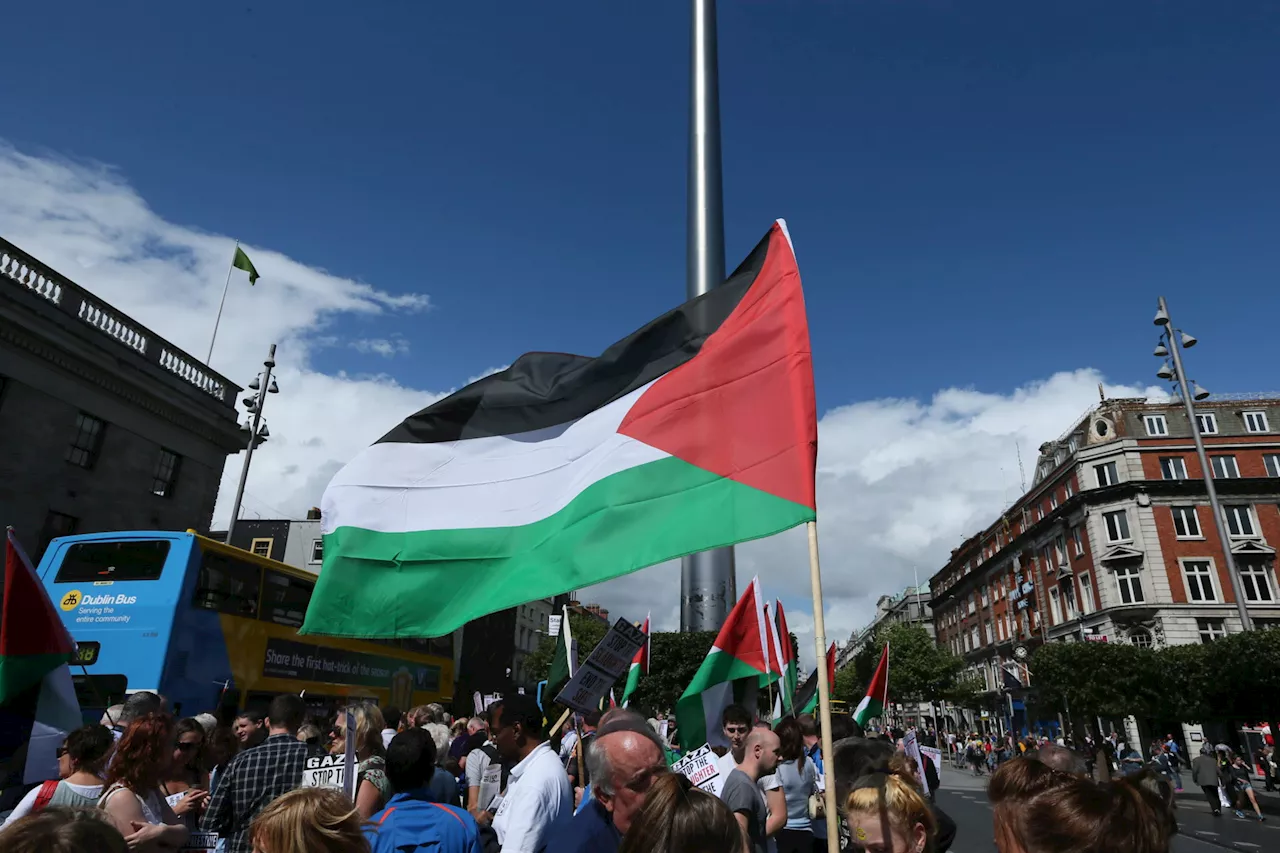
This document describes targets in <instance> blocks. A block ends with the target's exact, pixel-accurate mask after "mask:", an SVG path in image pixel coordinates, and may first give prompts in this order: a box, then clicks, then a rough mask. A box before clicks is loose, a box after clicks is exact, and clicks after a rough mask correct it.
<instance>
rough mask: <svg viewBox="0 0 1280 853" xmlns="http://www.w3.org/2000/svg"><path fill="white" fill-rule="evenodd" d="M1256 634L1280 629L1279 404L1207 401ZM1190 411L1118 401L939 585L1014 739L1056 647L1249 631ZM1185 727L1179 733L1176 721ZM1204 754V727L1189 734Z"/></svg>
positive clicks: (952, 563)
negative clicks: (1038, 650)
mask: <svg viewBox="0 0 1280 853" xmlns="http://www.w3.org/2000/svg"><path fill="white" fill-rule="evenodd" d="M1195 408H1196V417H1197V419H1198V420H1199V423H1200V428H1201V433H1202V434H1203V437H1204V443H1205V446H1206V454H1207V457H1208V460H1209V466H1210V469H1211V471H1212V474H1213V479H1214V481H1215V486H1216V488H1217V491H1218V494H1219V497H1220V500H1221V502H1222V504H1223V507H1224V514H1225V516H1226V518H1225V523H1226V525H1227V528H1228V530H1227V532H1228V539H1229V541H1230V543H1231V544H1230V549H1231V554H1232V557H1233V559H1234V561H1235V564H1236V570H1237V574H1238V578H1239V581H1240V587H1241V590H1242V592H1243V595H1244V598H1245V601H1246V603H1247V606H1248V610H1249V613H1250V618H1251V619H1252V620H1253V622H1254V625H1255V627H1257V628H1260V629H1264V628H1271V627H1277V626H1280V589H1278V588H1277V580H1276V570H1275V546H1276V543H1277V542H1280V398H1273V397H1263V396H1259V395H1239V396H1234V397H1225V396H1220V397H1218V398H1216V399H1214V400H1212V401H1207V402H1200V403H1197V404H1196V407H1195ZM1214 525H1215V521H1214V519H1213V514H1212V512H1211V510H1210V507H1209V504H1208V499H1207V496H1206V492H1205V486H1204V482H1203V479H1202V472H1201V468H1200V462H1199V459H1198V458H1197V455H1196V453H1195V446H1194V443H1193V440H1192V437H1191V428H1190V424H1189V422H1188V421H1187V417H1186V415H1185V412H1184V409H1183V407H1182V404H1181V402H1180V401H1166V402H1148V401H1147V400H1144V399H1120V400H1106V401H1103V402H1101V403H1099V404H1098V405H1097V406H1095V407H1093V408H1092V409H1091V410H1090V411H1089V412H1088V413H1086V414H1085V416H1084V417H1083V418H1081V419H1080V420H1079V421H1077V422H1076V423H1074V424H1073V425H1072V426H1071V427H1070V428H1069V429H1068V430H1067V431H1066V432H1065V433H1064V434H1063V435H1062V436H1061V437H1060V438H1059V439H1057V440H1056V441H1052V442H1048V443H1046V444H1044V445H1042V446H1041V448H1040V455H1039V459H1038V460H1037V464H1036V470H1035V481H1034V483H1033V485H1032V487H1031V488H1030V490H1029V491H1027V493H1026V494H1025V495H1023V496H1022V497H1021V498H1020V499H1019V500H1018V501H1017V502H1015V503H1014V505H1013V506H1011V507H1009V509H1008V510H1006V511H1005V512H1004V513H1003V514H1002V515H1001V516H1000V517H999V518H996V519H994V520H993V522H992V524H990V525H989V526H988V527H987V528H986V529H984V530H982V531H981V532H979V533H977V534H975V535H974V536H972V537H970V538H969V539H968V540H966V541H965V542H964V543H962V544H961V545H960V547H959V548H957V549H956V550H955V551H953V552H952V554H951V559H950V560H949V561H948V562H947V564H946V565H945V566H944V567H943V568H942V569H941V570H940V571H939V572H938V573H937V574H936V575H934V577H933V579H932V582H931V587H932V589H933V591H934V592H933V618H934V624H935V627H936V630H937V636H938V642H939V643H941V644H943V645H945V646H946V647H948V648H950V649H951V650H952V651H954V652H955V653H956V654H959V655H962V656H964V658H965V659H966V660H967V661H968V663H969V666H970V669H971V671H972V672H973V673H974V674H975V675H977V676H979V677H980V678H982V679H983V680H984V682H985V684H986V686H987V689H988V690H989V691H990V694H991V698H992V703H991V707H992V717H991V719H993V720H994V719H995V718H996V717H997V716H999V714H998V711H999V710H1000V709H1001V708H1002V707H1004V708H1007V707H1010V706H1012V707H1013V709H1014V712H1013V713H1012V714H1006V715H1005V716H1006V719H1007V718H1008V717H1012V718H1013V721H1012V722H1013V726H1014V728H1021V727H1022V726H1023V725H1026V724H1027V723H1028V721H1026V720H1025V719H1022V717H1021V716H1020V714H1019V712H1020V711H1021V701H1020V699H1021V696H1022V693H1023V692H1024V688H1025V687H1026V685H1028V684H1029V683H1030V682H1031V677H1032V676H1031V675H1030V674H1029V673H1028V672H1027V668H1026V667H1025V666H1024V665H1023V664H1022V663H1021V660H1022V659H1021V657H1020V655H1025V654H1028V653H1029V652H1030V651H1031V650H1033V649H1034V648H1035V646H1036V645H1038V644H1040V643H1046V642H1070V641H1093V642H1121V643H1133V644H1135V645H1139V646H1147V647H1151V646H1156V647H1159V646H1164V645H1176V644H1184V643H1208V642H1212V641H1213V640H1215V639H1218V638H1219V637H1223V636H1226V635H1227V634H1228V633H1234V632H1237V631H1240V630H1241V624H1240V619H1239V617H1238V615H1237V610H1236V598H1235V594H1234V590H1233V586H1232V580H1231V578H1230V577H1229V576H1228V574H1227V569H1226V563H1225V558H1224V554H1223V551H1222V547H1221V545H1220V544H1219V538H1218V533H1217V529H1216V527H1215V526H1214ZM1164 722H1170V723H1176V722H1177V721H1164ZM1186 735H1187V739H1188V740H1189V741H1191V742H1192V743H1193V745H1194V742H1195V741H1196V738H1197V737H1198V736H1199V729H1198V728H1197V727H1188V728H1187V729H1186Z"/></svg>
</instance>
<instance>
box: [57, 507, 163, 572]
mask: <svg viewBox="0 0 1280 853" xmlns="http://www.w3.org/2000/svg"><path fill="white" fill-rule="evenodd" d="M68 517H69V516H68ZM168 558H169V542H168V541H167V540H164V539H157V540H152V541H145V540H144V541H138V540H128V541H124V542H77V543H75V544H74V545H71V546H70V547H68V548H67V551H66V553H65V554H63V556H62V565H60V566H59V567H58V576H57V577H56V578H54V583H93V582H95V581H103V582H110V581H153V580H156V579H157V578H159V577H160V574H161V573H162V572H163V571H164V564H165V561H166V560H167V559H168Z"/></svg>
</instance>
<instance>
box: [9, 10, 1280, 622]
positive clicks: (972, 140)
mask: <svg viewBox="0 0 1280 853" xmlns="http://www.w3.org/2000/svg"><path fill="white" fill-rule="evenodd" d="M356 9H357V7H356V6H353V5H351V4H347V3H336V2H319V0H309V2H305V3H303V2H274V3H249V4H246V3H241V4H236V5H232V4H218V5H217V7H216V8H215V6H214V4H194V3H168V4H161V3H142V2H124V0H119V2H114V3H110V4H104V3H98V2H88V0H80V2H63V3H57V4H49V3H46V4H30V3H29V4H21V5H18V6H15V7H14V8H12V9H7V10H6V12H5V28H6V32H7V33H8V35H9V37H8V38H6V40H5V52H4V57H3V69H2V72H0V108H2V109H3V117H4V122H3V124H2V125H0V233H3V234H4V235H5V236H6V237H8V238H9V239H13V240H14V241H15V242H17V243H19V244H20V245H23V246H26V247H28V248H30V249H31V250H32V251H35V252H37V254H39V255H40V256H41V257H43V258H44V259H46V260H48V261H50V262H51V263H54V264H55V265H56V266H57V267H58V268H59V269H61V270H62V271H63V272H65V273H66V274H68V275H70V276H72V277H73V278H75V279H76V280H77V281H80V282H81V283H82V284H85V285H86V286H88V287H90V289H93V290H95V291H96V292H99V293H100V294H101V295H103V296H104V297H106V298H108V299H110V300H111V301H113V302H114V303H115V304H117V305H119V306H121V307H122V309H123V310H127V311H129V312H130V313H131V314H133V315H134V316H136V317H138V318H139V319H140V320H142V321H143V322H145V323H147V324H149V325H151V326H152V327H153V328H155V329H156V330H157V331H158V332H160V333H162V334H164V335H166V336H168V337H170V338H171V339H173V340H177V341H178V342H179V343H181V344H182V345H184V346H186V347H187V348H188V349H189V350H191V351H193V352H197V353H198V354H201V355H202V354H203V352H204V345H205V344H204V342H207V333H208V332H207V330H208V328H209V326H210V325H211V311H212V305H214V304H216V299H217V295H218V293H219V292H220V289H221V286H222V282H223V276H224V275H225V272H224V271H225V268H226V267H225V264H226V262H227V259H229V257H230V238H231V237H238V238H240V239H242V240H244V241H245V242H246V243H247V244H248V245H249V246H250V247H251V248H252V249H253V254H254V257H255V261H256V262H257V264H258V267H259V269H260V271H261V272H262V274H263V279H262V281H261V282H260V283H259V285H258V287H257V288H256V289H254V290H253V291H252V292H249V291H247V290H246V289H245V288H244V287H243V282H235V284H236V288H238V289H236V288H233V293H232V295H231V298H230V300H229V302H228V317H227V319H226V320H225V321H224V326H223V331H222V332H220V338H219V350H218V353H217V354H216V355H215V357H214V366H215V367H216V368H218V369H220V370H222V371H223V372H224V373H226V374H227V375H228V376H232V377H233V378H235V379H237V380H239V381H241V382H244V381H246V380H247V378H248V376H250V375H251V374H252V371H253V369H255V367H256V361H257V360H258V359H260V358H261V356H260V355H258V353H259V352H260V351H262V350H264V349H265V345H266V343H267V342H269V341H271V340H280V341H282V342H283V343H282V349H281V352H282V358H281V384H282V386H283V387H284V389H285V393H282V394H281V395H279V398H278V400H279V402H275V401H274V399H273V403H272V405H273V406H274V407H275V408H274V409H273V412H274V414H270V415H269V417H270V419H271V420H272V427H271V428H272V437H273V438H272V442H271V444H270V445H269V446H268V448H267V449H266V450H264V451H263V452H262V453H261V454H259V455H255V458H254V469H253V472H252V473H251V475H250V480H249V488H248V493H247V494H248V498H247V501H246V504H247V507H248V514H249V515H250V517H252V516H254V515H257V516H268V517H271V516H275V517H279V516H280V515H297V514H299V513H300V512H301V511H302V510H305V508H306V507H308V506H311V505H313V504H315V503H317V502H318V500H319V494H320V492H321V491H322V490H323V486H324V484H325V483H326V482H327V480H328V478H329V477H330V476H331V475H332V473H333V472H334V471H335V470H336V469H337V467H340V465H341V464H343V463H344V462H345V461H346V460H347V459H349V458H350V456H351V455H352V454H353V453H354V452H355V451H356V450H357V449H358V448H359V447H361V446H364V445H365V444H367V443H368V442H369V441H370V440H372V439H373V438H376V437H377V436H378V435H380V434H382V433H383V432H385V431H386V430H387V429H388V428H389V427H390V426H392V425H393V424H394V423H395V422H397V421H398V420H400V419H401V418H402V417H403V416H404V415H405V414H408V413H409V412H410V411H412V410H413V409H415V408H418V407H419V406H420V405H422V404H423V403H425V402H426V401H428V400H429V399H430V395H431V394H438V393H440V392H444V391H447V390H448V389H450V388H453V387H457V386H459V385H461V384H462V383H464V382H465V381H466V380H467V379H468V378H469V377H472V376H475V375H477V374H479V373H481V372H483V371H485V370H486V369H490V368H493V367H499V366H501V365H503V364H506V363H508V362H510V361H511V360H512V359H513V358H514V357H515V356H516V355H518V354H519V353H521V352H524V351H527V350H531V349H547V350H567V351H573V352H580V353H588V354H589V353H595V352H598V351H600V350H601V349H603V348H604V347H605V346H607V345H608V344H609V343H611V342H613V341H614V340H616V339H618V338H619V337H621V336H623V335H624V334H626V333H627V332H629V331H630V330H632V329H633V328H635V327H637V326H639V325H641V324H643V323H644V322H647V321H648V320H650V319H652V318H653V317H654V316H656V315H658V314H660V313H661V312H663V311H665V310H667V309H668V308H671V307H673V306H674V305H676V304H678V303H679V302H680V301H682V300H683V295H684V288H685V282H684V269H685V257H684V251H685V250H684V246H685V241H684V230H685V157H686V141H685V139H686V132H687V131H686V126H687V110H688V93H687V87H688V39H689V35H688V30H689V21H688V9H687V3H686V2H684V0H662V1H661V2H656V3H648V4H612V3H611V4H605V3H598V2H597V3H587V2H558V3H543V4H527V3H526V4H516V3H505V4H453V5H446V4H434V3H422V2H379V3H370V4H364V7H360V8H358V11H352V10H356ZM720 38H721V42H720V55H721V84H722V112H723V134H724V166H725V175H724V179H725V191H726V198H725V202H726V223H727V225H726V227H727V234H726V243H727V246H728V257H727V259H726V261H727V265H728V266H729V267H730V268H732V267H733V265H734V264H736V263H737V261H738V260H739V259H740V258H741V257H742V256H743V255H744V254H745V253H746V252H747V251H748V250H749V249H750V247H751V246H752V245H753V244H754V243H755V242H756V240H758V239H759V237H760V236H761V235H762V234H763V233H764V232H765V230H766V229H767V228H768V226H769V223H770V222H771V221H772V220H773V219H774V218H776V217H785V218H786V219H787V220H788V222H789V224H790V228H791V233H792V235H793V237H794V239H795V245H796V249H797V254H798V258H799V261H800V267H801V272H802V275H803V278H804V283H805V288H806V298H807V302H808V306H809V314H810V322H811V326H812V340H813V346H814V353H815V368H816V371H817V391H818V402H819V408H820V410H822V411H823V412H824V413H825V415H824V417H823V421H822V423H821V425H820V434H821V447H820V477H819V506H820V512H821V513H822V515H823V517H824V518H828V519H831V522H833V523H824V526H823V529H824V530H825V531H826V532H824V533H823V534H822V535H823V543H824V544H823V548H824V571H825V574H826V581H825V583H826V587H827V591H828V600H829V601H830V602H832V603H833V604H832V613H831V614H830V615H829V616H828V620H829V625H831V626H833V627H832V629H831V632H830V633H831V635H832V636H840V635H841V632H842V631H845V632H847V631H848V630H851V629H852V628H854V627H856V625H857V624H858V623H859V622H860V621H861V620H862V619H863V618H865V616H866V615H868V614H869V612H870V610H871V608H872V606H873V604H874V600H875V598H876V596H878V595H880V594H882V593H888V592H893V591H895V589H901V587H902V586H903V585H905V584H907V583H910V582H911V579H912V577H913V569H918V570H919V574H920V576H921V579H922V580H923V579H924V578H927V577H928V576H929V575H930V574H932V572H933V571H934V570H936V568H937V567H938V566H940V565H941V564H942V562H943V561H944V560H945V556H946V554H947V552H948V551H949V549H950V548H951V547H954V546H955V545H956V544H958V542H959V541H960V540H961V539H962V538H963V536H965V535H966V534H969V533H972V532H975V531H976V530H977V529H979V528H980V527H982V526H984V525H985V524H987V523H989V521H990V520H991V518H993V517H994V515H995V513H997V512H998V511H999V510H1000V509H1001V508H1003V507H1004V506H1006V505H1007V504H1008V503H1009V502H1011V501H1012V500H1013V499H1014V498H1015V497H1016V496H1017V484H1018V476H1017V460H1016V453H1017V451H1018V450H1020V451H1021V453H1022V455H1023V458H1024V461H1025V462H1026V464H1027V466H1028V469H1029V468H1030V466H1031V465H1032V464H1033V457H1034V453H1035V448H1036V447H1037V446H1038V444H1039V443H1040V442H1041V441H1044V440H1046V439H1049V438H1052V437H1054V436H1055V435H1057V434H1058V433H1060V432H1062V431H1063V430H1064V429H1066V428H1067V427H1069V426H1070V425H1071V419H1072V418H1073V417H1075V416H1077V415H1078V414H1079V413H1080V412H1081V411H1082V410H1083V408H1084V407H1085V406H1086V405H1088V403H1089V402H1090V401H1091V400H1096V390H1095V386H1096V384H1097V382H1098V381H1105V382H1106V383H1107V385H1108V387H1109V388H1111V389H1112V393H1120V394H1130V393H1144V392H1145V391H1146V390H1147V387H1148V386H1149V385H1150V384H1151V383H1152V382H1153V381H1154V371H1155V369H1156V367H1157V362H1156V361H1155V360H1154V359H1153V358H1152V357H1151V356H1150V351H1151V348H1152V346H1153V345H1154V343H1155V338H1156V333H1155V328H1154V327H1153V326H1152V325H1151V322H1150V318H1151V315H1152V314H1153V313H1154V309H1155V299H1156V296H1157V295H1158V294H1161V293H1163V294H1164V295H1165V296H1167V297H1168V298H1169V300H1170V303H1171V305H1172V308H1173V310H1174V314H1175V316H1176V317H1178V318H1179V319H1180V321H1181V324H1182V325H1184V326H1185V327H1187V328H1188V329H1189V330H1191V331H1193V332H1194V333H1195V334H1196V335H1197V336H1198V337H1199V338H1200V340H1201V342H1202V343H1201V345H1200V346H1199V347H1198V348H1196V349H1195V350H1194V351H1193V352H1192V353H1191V354H1190V355H1189V364H1190V366H1191V369H1190V371H1189V372H1190V373H1191V375H1192V376H1193V377H1194V378H1196V379H1198V380H1199V381H1200V382H1201V383H1202V384H1203V385H1204V386H1206V387H1208V388H1209V389H1211V390H1213V391H1217V392H1226V391H1258V390H1262V391H1265V390H1280V383H1278V382H1276V381H1275V379H1274V370H1273V368H1272V366H1271V363H1270V358H1269V356H1270V355H1271V347H1269V346H1267V345H1266V344H1265V342H1266V341H1269V340H1271V338H1272V334H1271V333H1272V329H1273V328H1274V326H1275V318H1276V316H1277V314H1280V296H1278V295H1277V287H1276V283H1277V272H1278V271H1280V240H1277V239H1276V234H1277V226H1278V225H1280V157H1277V155H1276V152H1277V151H1280V107H1278V106H1277V101H1276V98H1275V85H1276V81H1277V80H1280V53H1278V52H1277V51H1276V49H1275V45H1276V44H1277V43H1280V5H1277V4H1276V3H1274V2H1261V0H1257V1H1256V2H1246V0H1237V2H1231V3H1209V2H1159V3H1157V2H1138V1H1137V0H1135V1H1134V2H1128V3H1115V2H1110V3H1102V2H1092V0H1088V2H1075V3H1071V4H1045V3H1026V2H963V3H962V2H949V3H948V2H872V0H839V2H835V0H833V1H832V2H817V0H814V2H762V0H761V1H757V0H739V2H726V3H722V8H721V14H720ZM103 167H105V168H106V171H103ZM366 285H367V286H366ZM424 294H425V295H426V296H427V297H428V298H429V300H430V303H431V307H430V308H429V309H428V310H425V311H423V310H414V309H415V306H419V305H420V304H421V302H422V295H424ZM237 471H238V460H235V459H233V460H231V463H230V465H229V467H228V474H227V475H225V476H224V480H223V482H224V486H226V485H227V483H228V482H229V480H228V478H229V477H233V476H234V474H235V472H237ZM228 490H229V489H227V488H224V490H223V491H224V493H226V492H227V491H228ZM219 507H220V508H219V512H220V513H226V512H228V511H229V510H228V505H227V503H226V502H225V500H224V501H223V502H221V503H220V505H219ZM216 518H217V516H216V515H215V519H216ZM771 543H772V544H771ZM803 559H804V545H803V542H802V541H800V540H797V539H795V537H791V538H788V537H786V536H783V537H778V538H777V540H776V541H775V540H769V542H766V543H763V544H760V545H752V546H745V547H743V548H740V549H739V565H740V576H741V581H742V583H743V585H745V582H746V580H747V578H748V577H749V576H750V574H752V573H755V572H760V573H761V574H762V577H764V578H765V579H766V593H767V594H769V595H770V596H772V595H774V594H778V593H781V594H782V596H783V598H784V601H786V602H787V604H788V608H789V612H790V613H791V614H792V616H791V625H792V627H793V629H795V630H797V632H798V633H801V634H802V635H803V634H805V633H806V631H808V630H809V629H808V628H806V627H805V625H804V619H805V618H806V617H805V616H804V614H803V610H804V609H807V608H806V606H805V595H806V594H807V584H806V583H805V582H804V577H803V572H800V571H797V568H798V567H799V568H802V567H803ZM673 571H674V569H672V567H658V568H655V569H653V570H648V571H647V572H645V573H641V574H639V575H636V576H633V577H632V578H630V579H624V580H623V581H619V582H615V583H614V585H613V586H612V587H609V586H608V585H606V587H607V588H604V589H603V590H602V591H600V592H599V597H600V598H601V599H602V600H603V601H604V602H605V603H606V604H608V603H610V602H614V603H615V606H616V607H621V606H623V605H625V606H626V607H628V608H636V607H639V606H641V605H643V606H645V607H646V608H647V607H649V606H652V607H653V608H654V615H655V619H657V620H658V623H659V625H662V626H664V627H666V626H669V625H670V624H671V623H672V621H673V620H674V612H675V602H674V599H673V596H672V595H671V594H670V589H671V587H672V585H673V584H674V583H675V575H674V574H673ZM655 578H657V579H658V580H659V581H660V582H655ZM771 585H772V587H771ZM593 594H594V593H593Z"/></svg>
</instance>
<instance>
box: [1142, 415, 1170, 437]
mask: <svg viewBox="0 0 1280 853" xmlns="http://www.w3.org/2000/svg"><path fill="white" fill-rule="evenodd" d="M1142 423H1143V424H1144V425H1145V426H1146V427H1147V435H1168V434H1169V425H1168V424H1166V423H1165V420H1164V415H1144V416H1143V418H1142Z"/></svg>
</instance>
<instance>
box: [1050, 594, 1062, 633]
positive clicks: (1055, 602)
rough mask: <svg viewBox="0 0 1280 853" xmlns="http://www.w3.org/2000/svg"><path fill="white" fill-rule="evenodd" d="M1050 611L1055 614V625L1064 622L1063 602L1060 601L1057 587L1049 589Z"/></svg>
mask: <svg viewBox="0 0 1280 853" xmlns="http://www.w3.org/2000/svg"><path fill="white" fill-rule="evenodd" d="M1049 611H1050V612H1051V613H1053V624H1054V625H1057V624H1058V623H1059V622H1061V621H1062V602H1061V601H1059V598H1058V589H1057V587H1050V588H1049Z"/></svg>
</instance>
